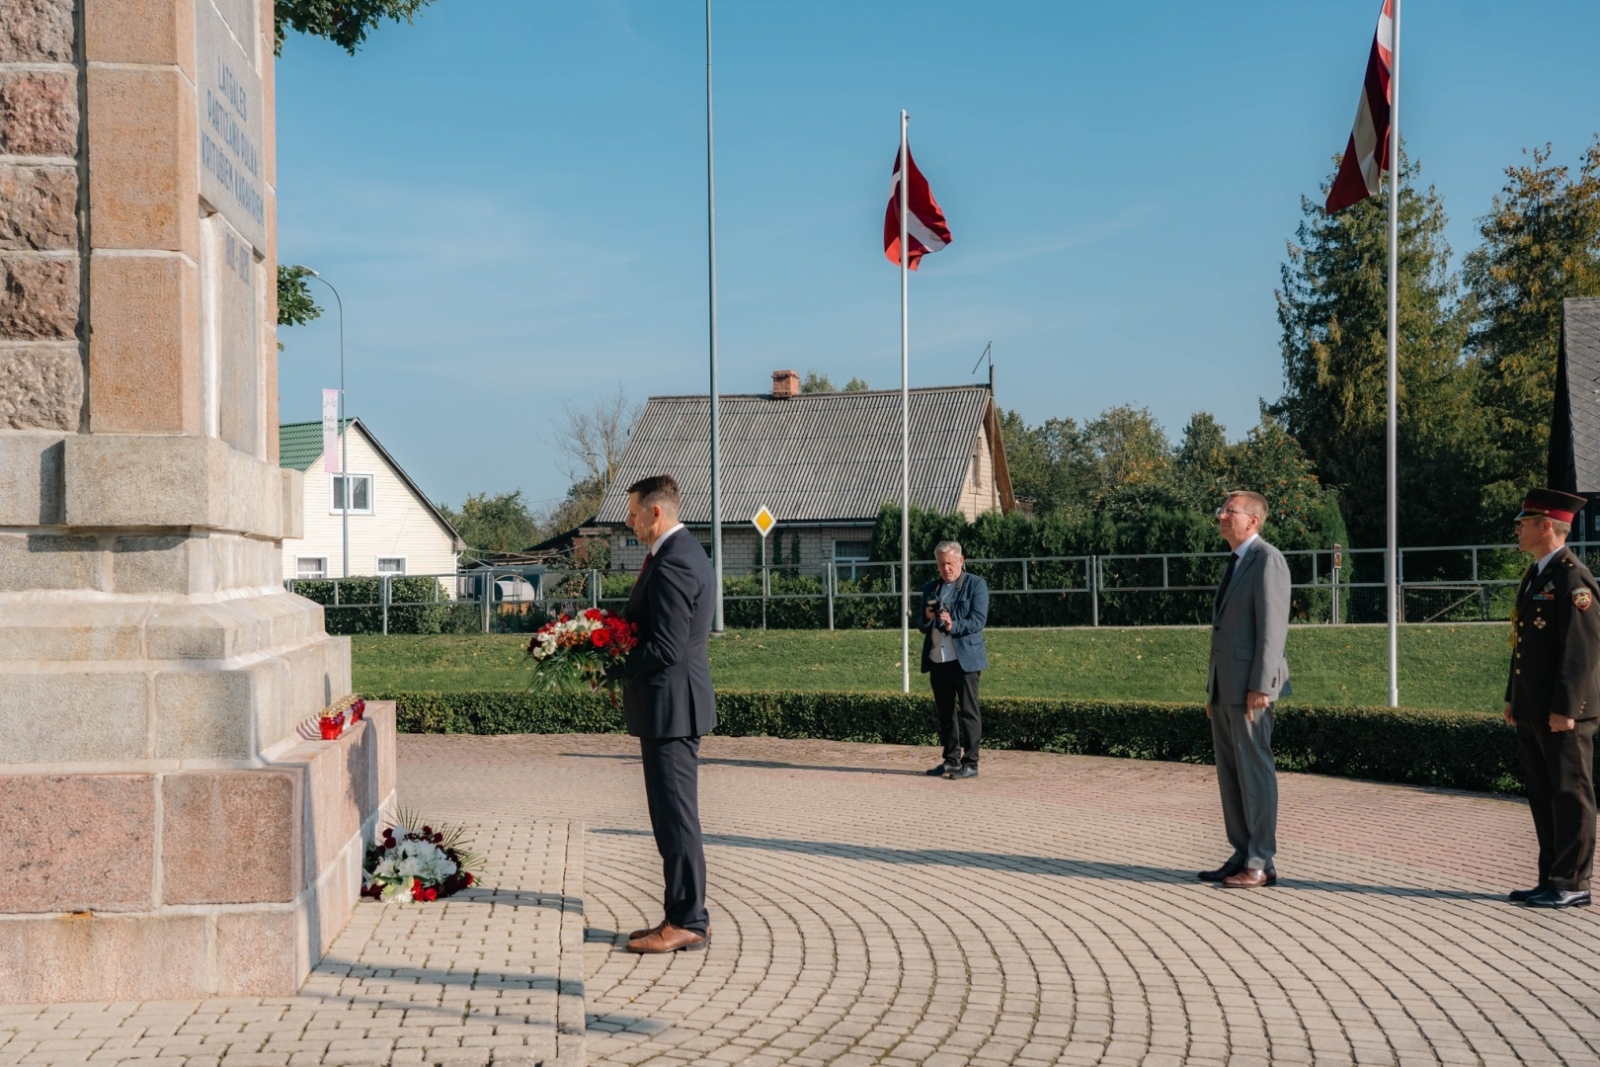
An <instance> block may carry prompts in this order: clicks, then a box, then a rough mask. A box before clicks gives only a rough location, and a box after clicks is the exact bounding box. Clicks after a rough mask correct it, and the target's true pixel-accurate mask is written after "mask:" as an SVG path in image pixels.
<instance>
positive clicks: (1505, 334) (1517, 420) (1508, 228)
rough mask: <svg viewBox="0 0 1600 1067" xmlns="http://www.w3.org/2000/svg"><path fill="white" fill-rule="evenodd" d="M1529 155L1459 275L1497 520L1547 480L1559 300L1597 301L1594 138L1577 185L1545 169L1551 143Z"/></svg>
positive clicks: (1599, 229)
mask: <svg viewBox="0 0 1600 1067" xmlns="http://www.w3.org/2000/svg"><path fill="white" fill-rule="evenodd" d="M1531 154H1532V157H1533V162H1532V163H1531V164H1523V165H1521V166H1512V167H1507V168H1506V184H1505V188H1504V189H1503V190H1502V191H1501V192H1500V194H1499V195H1498V196H1496V197H1495V199H1494V206H1493V208H1492V210H1491V211H1490V212H1489V214H1487V215H1485V216H1484V217H1483V218H1481V219H1479V220H1478V232H1479V233H1480V234H1481V235H1482V237H1483V244H1482V245H1480V246H1479V247H1478V248H1475V249H1473V250H1472V251H1471V252H1470V253H1468V255H1467V257H1466V260H1465V263H1464V266H1463V270H1462V275H1463V279H1464V280H1465V282H1466V284H1467V288H1468V290H1469V291H1470V292H1471V294H1472V296H1473V298H1474V301H1475V304H1476V307H1475V311H1476V313H1477V320H1476V322H1475V323H1474V325H1473V329H1472V334H1471V338H1470V345H1471V347H1472V351H1473V355H1474V357H1475V358H1476V359H1477V360H1478V361H1479V362H1480V364H1481V365H1482V368H1483V374H1482V377H1481V379H1480V381H1479V392H1478V395H1479V398H1480V401H1481V403H1482V405H1483V407H1484V409H1485V411H1486V413H1487V416H1488V418H1489V420H1490V423H1491V428H1492V433H1493V435H1494V438H1495V441H1496V444H1497V446H1498V450H1499V454H1498V455H1497V456H1496V457H1495V463H1494V467H1493V469H1492V470H1491V471H1490V472H1489V483H1490V484H1489V487H1488V489H1487V490H1486V492H1485V497H1486V499H1485V505H1486V508H1487V509H1488V510H1489V511H1490V512H1491V514H1492V515H1495V516H1504V515H1505V514H1509V513H1510V512H1509V510H1508V509H1509V508H1510V507H1512V506H1513V505H1514V504H1515V502H1516V501H1517V500H1518V499H1520V498H1521V495H1522V493H1523V492H1524V491H1525V490H1527V489H1528V488H1531V487H1532V486H1535V485H1542V484H1543V482H1544V477H1545V458H1546V455H1547V453H1548V450H1549V443H1550V417H1551V416H1550V413H1551V405H1552V404H1553V403H1554V400H1555V377H1556V356H1557V348H1558V346H1559V344H1560V337H1561V302H1562V300H1563V299H1565V298H1566V297H1569V296H1595V295H1600V138H1597V139H1596V140H1595V141H1594V142H1593V143H1591V144H1590V145H1589V147H1588V150H1587V151H1585V152H1584V154H1583V159H1582V161H1581V162H1580V164H1579V167H1578V174H1577V177H1576V178H1573V177H1572V176H1571V174H1570V172H1569V171H1568V169H1567V168H1566V167H1564V166H1556V165H1554V164H1552V163H1551V162H1550V158H1551V149H1550V146H1549V145H1545V146H1544V148H1543V149H1534V151H1533V152H1532V153H1531Z"/></svg>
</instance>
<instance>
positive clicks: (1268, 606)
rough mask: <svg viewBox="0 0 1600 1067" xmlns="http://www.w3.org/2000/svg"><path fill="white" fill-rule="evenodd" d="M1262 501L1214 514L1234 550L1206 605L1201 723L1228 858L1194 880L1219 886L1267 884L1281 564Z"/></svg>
mask: <svg viewBox="0 0 1600 1067" xmlns="http://www.w3.org/2000/svg"><path fill="white" fill-rule="evenodd" d="M1266 521H1267V501H1266V498H1265V497H1263V496H1262V495H1261V494H1260V493H1251V492H1244V491H1240V492H1235V493H1230V494H1228V498H1227V499H1226V500H1224V501H1223V502H1222V506H1221V507H1220V508H1218V509H1217V527H1218V530H1219V531H1220V532H1221V534H1222V539H1223V540H1224V541H1226V542H1228V547H1229V548H1230V549H1232V550H1233V551H1232V552H1231V553H1230V554H1229V556H1228V566H1227V568H1226V569H1225V570H1224V571H1223V572H1222V583H1221V584H1220V585H1219V586H1218V587H1217V594H1216V598H1215V599H1214V600H1213V601H1212V607H1211V666H1210V670H1209V676H1208V678H1207V680H1206V718H1208V719H1210V720H1211V741H1212V745H1213V747H1214V748H1215V749H1216V759H1217V787H1218V789H1219V790H1220V791H1221V793H1222V821H1223V825H1224V826H1225V827H1226V829H1227V832H1228V844H1230V845H1232V846H1233V855H1231V856H1230V857H1228V862H1226V863H1224V864H1223V865H1222V866H1221V867H1219V868H1217V869H1216V870H1214V871H1201V872H1200V880H1201V881H1202V882H1220V883H1222V886H1223V887H1224V888H1226V889H1255V888H1257V887H1258V886H1264V885H1276V884H1277V881H1278V872H1277V870H1276V869H1275V868H1274V866H1273V863H1272V857H1273V854H1274V853H1275V852H1276V851H1277V848H1278V772H1277V768H1276V766H1275V765H1274V763H1273V759H1272V706H1273V704H1274V703H1275V702H1276V701H1277V699H1278V698H1279V697H1280V696H1288V695H1289V692H1290V689H1289V663H1288V661H1287V660H1286V659H1285V658H1284V655H1283V648H1284V643H1285V641H1287V639H1288V636H1289V565H1288V564H1287V563H1285V562H1284V559H1283V553H1282V552H1279V551H1278V550H1277V549H1276V548H1274V547H1273V546H1272V545H1269V544H1267V542H1266V541H1264V540H1263V539H1262V538H1261V524H1262V523H1264V522H1266Z"/></svg>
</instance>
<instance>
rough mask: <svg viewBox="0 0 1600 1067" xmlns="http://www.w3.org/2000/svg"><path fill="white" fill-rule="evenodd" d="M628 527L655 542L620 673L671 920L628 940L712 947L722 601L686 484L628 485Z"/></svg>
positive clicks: (664, 948)
mask: <svg viewBox="0 0 1600 1067" xmlns="http://www.w3.org/2000/svg"><path fill="white" fill-rule="evenodd" d="M628 525H629V526H630V527H631V528H632V529H633V532H634V534H635V535H636V536H637V537H638V538H639V540H640V542H642V543H643V544H646V545H648V546H650V552H649V554H648V555H646V556H645V558H644V566H643V567H641V568H640V570H639V579H638V581H636V582H635V583H634V586H633V592H632V594H630V595H629V597H628V606H627V607H626V608H624V609H623V614H624V616H626V618H627V619H628V621H629V622H631V623H633V624H635V625H636V626H637V627H638V628H639V633H638V644H636V645H635V646H634V648H633V651H632V652H630V653H628V658H627V659H626V660H625V661H623V663H622V665H621V666H620V667H619V668H614V672H615V676H616V677H617V678H618V679H620V680H621V681H622V682H623V690H622V714H623V718H624V719H626V721H627V724H628V732H629V733H630V734H633V735H634V736H635V737H637V738H638V739H639V754H640V756H641V758H642V759H643V761H644V792H645V798H646V799H647V800H648V802H649V805H650V826H651V829H653V830H654V831H655V837H656V849H657V851H659V852H660V853H661V867H662V874H663V878H664V880H665V882H666V895H665V903H666V917H665V918H663V919H662V920H661V922H660V923H658V924H657V925H655V926H652V927H650V928H649V929H646V930H635V931H634V932H633V933H632V934H630V935H629V936H628V950H629V951H630V952H677V951H679V950H680V949H698V948H703V947H705V944H706V940H707V938H708V937H709V936H710V927H711V924H710V918H709V917H708V916H707V914H706V855H705V845H704V843H703V841H702V840H701V836H700V737H701V735H703V734H707V733H710V732H711V731H712V730H713V729H715V728H716V725H717V709H716V703H715V700H714V699H713V697H712V694H711V662H710V660H709V658H708V655H707V645H708V644H709V641H710V637H711V615H712V608H713V605H714V602H715V593H714V584H713V583H714V582H715V579H714V578H713V576H712V573H711V562H710V560H708V559H707V558H706V551H705V549H704V548H702V547H701V545H700V542H699V541H698V540H696V539H695V538H694V537H693V536H692V535H690V533H689V532H688V531H687V530H685V529H684V528H683V524H682V523H680V522H679V521H678V483H677V482H676V481H674V480H673V478H672V476H671V475H668V474H658V475H656V476H655V477H653V478H645V479H643V480H642V481H638V482H635V483H634V484H633V485H631V486H629V487H628Z"/></svg>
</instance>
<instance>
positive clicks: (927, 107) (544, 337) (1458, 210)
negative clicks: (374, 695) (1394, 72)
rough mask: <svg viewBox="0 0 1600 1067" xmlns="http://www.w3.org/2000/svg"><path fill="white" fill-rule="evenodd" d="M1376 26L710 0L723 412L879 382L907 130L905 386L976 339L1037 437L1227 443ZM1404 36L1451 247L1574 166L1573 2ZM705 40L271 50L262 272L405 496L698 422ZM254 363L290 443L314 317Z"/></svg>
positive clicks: (526, 8) (1409, 22)
mask: <svg viewBox="0 0 1600 1067" xmlns="http://www.w3.org/2000/svg"><path fill="white" fill-rule="evenodd" d="M1378 7H1379V4H1378V2H1377V0H1338V2H1333V0H1317V2H1310V0H1275V2H1273V3H1270V4H1254V5H1247V4H1225V5H1224V4H1215V3H1207V4H1202V3H1196V2H1194V0H1188V2H1182V0H1164V2H1155V0H1152V2H1145V3H1132V4H1088V3H1070V4H1069V3H1062V2H1060V0H1056V2H1049V3H1025V2H1011V3H1004V4H979V3H970V2H969V3H954V2H946V0H918V2H911V0H892V2H891V0H875V2H872V3H862V2H860V0H781V2H780V0H721V2H720V3H719V4H718V6H717V9H716V35H717V36H716V63H717V70H716V73H717V86H716V88H717V98H716V107H717V193H718V204H717V207H718V212H717V225H718V235H719V245H718V258H719V268H720V270H719V290H720V308H721V316H720V317H721V330H720V336H721V351H722V368H723V379H722V380H723V389H724V391H727V392H755V391H762V390H765V389H766V388H767V387H768V386H769V383H770V378H769V375H770V373H771V371H772V370H773V369H775V368H778V367H793V368H795V369H797V370H800V371H801V372H802V373H803V372H805V371H806V370H808V369H811V368H815V369H817V370H819V371H822V372H825V373H827V374H829V375H830V376H831V377H832V378H833V380H834V381H835V382H840V383H842V382H843V381H844V380H846V379H848V378H849V377H850V376H851V375H859V376H861V377H863V378H865V379H866V380H867V381H868V382H869V383H870V384H871V385H872V386H873V387H875V388H889V387H898V385H899V303H898V284H899V283H898V276H897V272H896V270H895V268H894V267H893V266H891V265H890V264H889V263H888V262H887V261H886V260H885V259H884V258H883V255H882V245H881V228H882V217H883V210H884V205H885V202H886V200H887V195H888V177H889V169H890V166H891V165H892V163H893V159H894V153H895V151H896V143H897V142H896V138H897V115H898V111H899V109H900V108H902V107H904V108H906V109H907V110H908V111H910V113H911V117H912V118H911V143H912V147H913V149H914V150H915V152H916V155H917V161H918V163H919V165H920V166H921V167H922V169H923V171H924V172H925V173H926V174H927V175H928V177H929V179H930V181H931V182H932V185H933V189H934V192H935V195H936V196H938V198H939V200H940V203H941V204H942V205H943V207H944V209H945V212H946V214H947V216H948V217H949V219H950V223H951V227H952V229H953V231H954V234H955V242H954V243H953V244H952V245H951V247H950V248H949V249H947V250H946V251H944V252H941V253H939V254H938V255H936V256H933V257H930V258H928V259H927V260H925V261H924V264H923V269H922V271H921V272H920V273H919V274H918V275H913V277H912V283H911V301H912V303H911V323H912V334H911V339H912V350H911V382H912V384H913V385H940V384H950V383H957V382H963V381H968V380H972V379H973V378H974V376H973V375H972V374H971V368H972V365H973V362H974V361H975V360H976V359H977V357H978V354H979V353H980V351H981V350H982V349H983V346H984V344H985V343H986V342H988V341H990V340H992V341H993V342H994V346H995V353H996V366H997V373H998V393H999V400H1000V402H1001V404H1002V405H1004V406H1006V407H1008V408H1016V409H1017V410H1019V411H1020V412H1021V413H1022V414H1023V416H1024V417H1025V418H1027V419H1028V421H1030V422H1039V421H1041V420H1043V419H1045V418H1048V417H1051V416H1072V417H1074V418H1077V419H1079V420H1080V421H1081V420H1084V419H1087V418H1091V417H1093V416H1094V415H1095V414H1096V413H1097V412H1099V411H1101V410H1102V409H1104V408H1106V407H1108V406H1111V405H1114V404H1123V403H1129V404H1135V405H1142V406H1149V407H1150V408H1151V409H1152V410H1153V411H1154V412H1155V413H1156V415H1157V416H1158V417H1159V418H1160V419H1161V420H1162V421H1163V422H1164V423H1165V424H1166V425H1167V427H1168V429H1169V431H1170V432H1171V433H1172V434H1173V435H1174V436H1176V434H1177V433H1178V431H1179V430H1180V428H1181V427H1182V425H1183V423H1184V422H1185V421H1186V420H1187V418H1188V416H1189V415H1190V413H1191V412H1193V411H1195V410H1198V409H1206V410H1210V411H1212V412H1214V413H1215V414H1216V415H1217V416H1218V417H1219V418H1221V419H1222V421H1223V422H1224V424H1225V425H1226V426H1227V428H1228V432H1229V436H1230V437H1231V438H1238V437H1240V436H1243V434H1244V433H1245V432H1246V431H1247V430H1248V429H1249V428H1250V427H1251V426H1252V425H1254V423H1255V422H1256V416H1257V405H1258V402H1259V400H1260V399H1261V398H1266V399H1269V400H1270V399H1273V398H1275V397H1276V396H1277V395H1278V393H1279V391H1280V389H1281V380H1282V379H1281V358H1280V355H1279V350H1278V326H1277V321H1276V317H1275V304H1274V300H1273V289H1274V288H1275V287H1276V286H1277V284H1278V271H1279V267H1280V265H1281V263H1282V261H1283V258H1284V242H1285V240H1286V239H1287V238H1289V237H1290V236H1291V235H1292V234H1293V232H1294V228H1295V226H1296V224H1297V223H1298V221H1299V219H1300V197H1301V195H1302V194H1308V195H1312V196H1316V195H1317V192H1316V191H1317V188H1318V183H1319V182H1320V181H1321V180H1322V179H1324V178H1325V177H1326V175H1327V172H1328V170H1329V168H1330V158H1331V156H1332V155H1333V154H1334V153H1335V152H1338V151H1340V150H1342V149H1343V148H1344V144H1345V139H1346V137H1347V136H1348V134H1349V131H1350V125H1351V120H1352V118H1353V116H1354V114H1355V105H1356V97H1357V92H1358V90H1359V87H1360V84H1361V76H1362V72H1363V69H1364V66H1365V63H1366V58H1367V50H1368V46H1369V44H1370V41H1371V37H1372V32H1373V27H1374V24H1375V22H1376V18H1377V14H1378ZM1403 18H1404V22H1403V27H1402V49H1403V55H1402V63H1403V65H1402V70H1401V75H1402V99H1401V105H1402V123H1403V127H1404V130H1405V134H1406V140H1407V143H1408V146H1409V148H1410V150H1411V152H1412V153H1413V154H1414V155H1415V156H1416V157H1417V158H1419V159H1420V160H1421V162H1422V165H1423V173H1424V178H1425V180H1428V181H1431V182H1433V183H1435V184H1436V185H1437V186H1438V188H1439V190H1440V192H1441V193H1442V194H1443V196H1444V200H1445V206H1446V208H1447V210H1448V211H1449V213H1450V217H1451V229H1450V238H1451V242H1452V244H1453V245H1454V247H1455V249H1456V251H1457V253H1458V254H1459V253H1462V252H1464V251H1466V250H1467V249H1468V248H1470V247H1471V245H1472V243H1473V238H1474V230H1473V220H1474V218H1476V217H1477V216H1480V215H1482V214H1484V213H1485V212H1486V211H1487V210H1488V208H1489V204H1490V200H1491V198H1492V196H1493V195H1494V194H1495V192H1496V191H1497V190H1498V189H1499V188H1500V186H1501V185H1502V183H1503V180H1504V178H1503V173H1502V172H1503V170H1504V168H1505V167H1506V166H1507V165H1508V164H1510V163H1513V162H1516V161H1518V160H1519V159H1520V158H1521V150H1522V149H1523V148H1525V147H1529V146H1533V145H1540V144H1543V143H1545V142H1546V141H1552V142H1554V144H1555V148H1556V154H1557V159H1558V160H1559V161H1561V162H1569V163H1570V162H1573V161H1575V160H1576V159H1577V156H1578V153H1579V152H1580V151H1581V149H1582V148H1583V147H1584V145H1585V144H1586V143H1587V142H1588V140H1589V138H1590V136H1591V135H1592V134H1593V132H1594V131H1595V130H1596V129H1600V89H1597V85H1596V82H1595V71H1596V67H1595V61H1594V55H1593V48H1594V43H1595V41H1597V40H1600V4H1595V3H1593V0H1587V2H1583V0H1543V2H1541V0H1529V2H1527V3H1522V4H1516V5H1512V4H1507V3H1505V2H1503V0H1497V2H1489V0H1451V2H1450V3H1437V2H1435V3H1412V4H1407V5H1406V7H1405V9H1404V12H1403ZM702 19H703V7H702V5H701V3H700V0H636V2H624V0H567V2H562V3H555V2H548V0H435V2H434V4H433V5H432V6H431V7H429V8H427V9H425V10H424V11H423V13H422V14H421V15H420V17H419V18H418V19H417V21H416V23H415V25H412V26H405V25H394V24H385V26H384V27H383V28H382V29H380V30H379V31H378V32H377V33H375V34H374V35H373V36H372V37H371V38H370V40H369V41H368V43H367V45H366V47H365V48H364V49H363V50H362V51H361V52H359V53H358V54H357V55H356V56H355V57H354V58H350V57H348V56H346V55H345V54H344V53H343V52H342V51H340V50H338V49H336V48H334V47H333V46H331V45H329V44H327V43H325V42H321V41H314V40H310V39H307V38H303V37H291V39H290V40H289V42H288V43H287V45H286V47H285V49H284V56H283V58H282V60H281V61H280V62H279V64H278V74H277V87H278V189H279V202H278V203H279V206H278V233H279V254H280V256H281V257H282V259H283V261H284V262H291V263H292V262H303V263H308V264H310V265H312V266H314V267H316V268H317V269H318V270H320V271H322V272H323V273H324V274H326V275H327V277H328V278H329V279H330V280H332V281H333V282H334V284H336V285H338V286H340V288H341V290H342V292H343V295H344V299H345V308H346V316H347V319H346V330H347V346H348V362H349V372H348V381H349V394H350V410H351V412H352V413H353V414H357V415H359V416H361V417H362V418H363V419H365V420H366V421H367V422H368V423H369V424H370V425H371V427H372V428H373V429H374V430H375V431H376V433H377V434H378V435H379V437H380V439H381V440H383V441H384V442H385V444H386V445H387V446H388V447H389V448H390V449H391V451H392V452H393V453H394V454H395V456H396V457H397V458H398V459H399V461H400V462H401V463H402V465H404V466H405V467H406V468H407V469H408V470H409V472H410V473H411V474H412V475H413V476H414V477H415V478H416V479H417V480H418V481H419V482H420V483H421V485H422V486H423V488H424V490H425V491H426V492H427V493H429V494H430V495H431V496H432V497H434V498H435V499H441V500H444V501H446V502H449V503H451V504H459V502H460V501H461V500H462V498H463V497H465V496H466V494H468V493H469V492H483V491H493V492H498V491H503V490H507V489H512V488H518V487H520V488H521V489H523V490H524V492H525V494H526V495H527V496H528V497H529V498H531V499H532V500H534V501H541V500H548V499H550V498H556V497H559V496H560V495H561V494H562V492H563V491H564V490H565V488H566V479H565V478H564V477H563V476H562V475H561V474H560V472H559V471H558V470H557V469H556V466H555V463H554V458H555V457H554V451H553V449H552V448H551V447H550V446H549V444H548V443H547V442H548V441H549V440H550V439H551V438H552V435H553V433H554V430H555V427H556V425H557V423H558V416H559V406H560V404H561V402H562V401H564V400H569V401H576V402H578V403H584V402H587V401H588V400H590V399H592V398H594V397H596V396H598V395H600V394H603V393H607V392H611V391H614V390H615V388H616V384H617V382H618V381H619V380H620V381H622V382H623V383H625V385H626V387H627V389H628V391H629V393H630V394H631V395H632V396H633V397H634V398H636V399H642V398H643V397H645V396H648V395H650V394H653V393H685V392H703V391H704V390H705V388H706V281H705V170H704V165H705V155H704V152H705V144H704V118H705V112H704V95H703V94H704V84H705V83H704V77H705V66H704V63H705V59H704V51H703V36H702V32H703V21H702ZM897 56H898V57H899V58H897ZM323 296H326V290H321V291H320V294H319V302H320V300H321V297H323ZM328 306H329V309H330V312H331V310H332V306H331V303H329V305H328ZM282 340H283V341H284V342H285V344H286V345H287V350H286V351H285V352H284V353H283V357H282V364H281V370H280V390H281V398H282V414H283V418H284V419H285V420H286V421H291V420H299V419H313V418H317V417H319V412H320V407H319V394H318V390H319V389H320V388H322V387H323V386H331V385H335V384H337V371H338V363H337V360H338V336H337V330H336V322H335V318H334V316H333V315H332V314H331V313H330V314H329V315H327V316H325V317H324V319H323V320H322V321H321V322H319V323H316V324H313V325H311V326H309V327H297V328H294V329H289V330H285V331H283V333H282ZM981 374H982V372H981V371H980V372H979V376H981Z"/></svg>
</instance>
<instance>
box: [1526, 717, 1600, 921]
mask: <svg viewBox="0 0 1600 1067" xmlns="http://www.w3.org/2000/svg"><path fill="white" fill-rule="evenodd" d="M1597 726H1600V719H1589V720H1588V721H1586V722H1580V723H1578V727H1577V729H1575V730H1563V731H1561V732H1560V733H1553V732H1551V730H1550V724H1549V722H1548V721H1540V722H1531V723H1530V722H1518V723H1517V747H1518V748H1519V749H1521V751H1522V769H1523V774H1524V776H1525V777H1526V779H1527V783H1526V784H1527V788H1528V810H1529V811H1530V812H1532V813H1533V830H1534V833H1536V834H1538V836H1539V884H1540V885H1543V886H1551V887H1553V888H1555V889H1561V890H1565V891H1568V892H1571V891H1574V890H1579V889H1588V888H1589V874H1590V872H1591V871H1592V870H1593V868H1594V838H1595V825H1594V818H1595V813H1594V734H1595V728H1596V727H1597Z"/></svg>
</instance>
